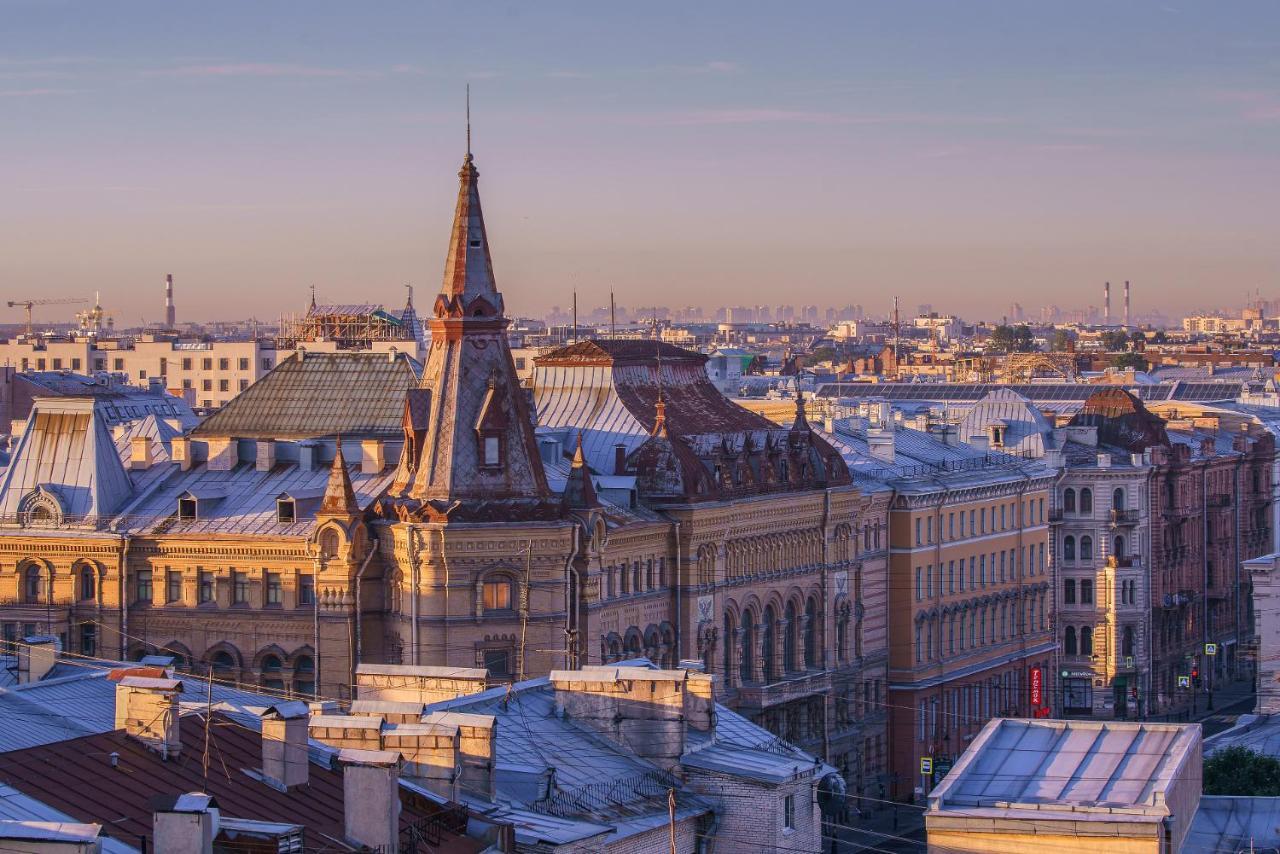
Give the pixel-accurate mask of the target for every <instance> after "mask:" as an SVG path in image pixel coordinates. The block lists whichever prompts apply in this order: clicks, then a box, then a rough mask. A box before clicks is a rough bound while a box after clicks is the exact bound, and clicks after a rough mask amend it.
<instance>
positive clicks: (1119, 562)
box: [1107, 555, 1142, 569]
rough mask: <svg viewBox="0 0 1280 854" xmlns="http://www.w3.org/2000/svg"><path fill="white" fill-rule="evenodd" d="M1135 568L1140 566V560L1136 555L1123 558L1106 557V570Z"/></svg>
mask: <svg viewBox="0 0 1280 854" xmlns="http://www.w3.org/2000/svg"><path fill="white" fill-rule="evenodd" d="M1135 566H1142V558H1140V557H1139V556H1138V555H1127V556H1125V557H1116V556H1115V555H1107V568H1108V569H1133V568H1134V567H1135Z"/></svg>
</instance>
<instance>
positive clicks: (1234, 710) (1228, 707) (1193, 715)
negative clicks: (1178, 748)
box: [1146, 678, 1254, 723]
mask: <svg viewBox="0 0 1280 854" xmlns="http://www.w3.org/2000/svg"><path fill="white" fill-rule="evenodd" d="M1253 698H1254V690H1253V679H1252V678H1246V679H1238V680H1236V681H1234V682H1227V683H1225V684H1222V685H1221V686H1219V687H1218V689H1217V690H1215V691H1214V692H1213V694H1212V706H1213V708H1209V706H1210V695H1209V692H1207V691H1204V690H1200V691H1197V692H1196V693H1195V695H1194V697H1193V702H1192V703H1190V704H1188V705H1187V706H1186V707H1185V708H1182V709H1177V710H1175V711H1172V712H1167V713H1165V714H1160V715H1149V716H1147V718H1146V720H1149V721H1156V722H1161V723H1192V722H1196V721H1206V720H1209V719H1210V718H1214V719H1218V718H1225V717H1234V716H1235V715H1241V714H1244V713H1246V712H1249V711H1251V710H1252V705H1251V704H1250V705H1248V706H1247V707H1246V706H1245V701H1246V700H1250V701H1251V700H1253Z"/></svg>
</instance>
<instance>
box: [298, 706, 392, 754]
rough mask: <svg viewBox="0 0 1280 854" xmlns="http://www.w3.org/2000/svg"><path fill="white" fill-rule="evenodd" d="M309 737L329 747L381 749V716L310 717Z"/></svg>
mask: <svg viewBox="0 0 1280 854" xmlns="http://www.w3.org/2000/svg"><path fill="white" fill-rule="evenodd" d="M307 729H308V731H309V733H310V736H311V737H312V738H314V739H315V740H316V741H321V742H324V743H325V744H327V745H329V746H330V747H337V748H351V749H353V750H381V749H382V715H368V716H365V715H361V716H359V717H356V716H354V715H312V716H311V722H310V724H309V725H308V727H307Z"/></svg>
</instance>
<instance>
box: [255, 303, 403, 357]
mask: <svg viewBox="0 0 1280 854" xmlns="http://www.w3.org/2000/svg"><path fill="white" fill-rule="evenodd" d="M414 340H415V335H414V330H413V329H412V328H410V325H409V324H406V323H405V322H404V319H403V318H402V317H400V316H398V315H396V314H393V313H391V312H389V311H387V310H386V309H385V308H384V307H382V306H381V305H375V304H372V303H369V304H360V305H312V306H311V307H310V308H309V309H308V310H307V313H306V314H304V315H301V316H298V315H292V314H291V315H288V316H287V317H282V318H281V319H280V334H279V336H278V338H277V343H276V346H277V347H283V348H292V347H295V346H297V345H298V344H303V343H306V342H307V341H335V342H337V344H338V347H339V349H344V350H367V349H369V348H370V347H372V346H373V345H374V344H375V343H378V342H382V341H414Z"/></svg>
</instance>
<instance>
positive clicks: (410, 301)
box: [404, 284, 413, 308]
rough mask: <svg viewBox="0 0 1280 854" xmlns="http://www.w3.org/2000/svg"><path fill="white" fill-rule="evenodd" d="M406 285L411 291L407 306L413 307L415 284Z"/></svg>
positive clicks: (406, 288)
mask: <svg viewBox="0 0 1280 854" xmlns="http://www.w3.org/2000/svg"><path fill="white" fill-rule="evenodd" d="M404 287H405V290H407V291H408V292H409V302H408V304H407V305H406V306H405V308H413V285H409V284H406V285H405V286H404Z"/></svg>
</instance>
